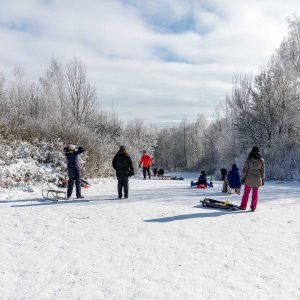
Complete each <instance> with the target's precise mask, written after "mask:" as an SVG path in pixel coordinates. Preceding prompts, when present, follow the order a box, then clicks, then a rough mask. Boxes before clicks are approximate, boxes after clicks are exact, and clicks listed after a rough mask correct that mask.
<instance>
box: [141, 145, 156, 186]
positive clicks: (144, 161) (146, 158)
mask: <svg viewBox="0 0 300 300" xmlns="http://www.w3.org/2000/svg"><path fill="white" fill-rule="evenodd" d="M152 164H153V159H152V158H151V156H150V155H148V154H147V151H146V150H144V151H143V156H142V157H141V159H140V162H139V167H141V165H143V175H144V180H146V177H147V174H148V176H149V179H150V178H151V175H150V167H151V166H152Z"/></svg>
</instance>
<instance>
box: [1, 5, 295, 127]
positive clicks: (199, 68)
mask: <svg viewBox="0 0 300 300" xmlns="http://www.w3.org/2000/svg"><path fill="white" fill-rule="evenodd" d="M0 8H1V9H0V43H1V46H0V71H3V72H5V73H6V74H9V73H11V71H12V69H13V68H14V67H15V66H20V67H21V68H23V69H24V70H25V72H26V73H27V75H28V76H29V77H30V78H33V79H37V78H38V77H39V76H40V75H42V74H43V73H44V72H45V69H46V67H47V65H48V64H49V61H50V59H51V58H58V59H59V60H61V61H62V62H65V61H67V60H68V59H70V58H73V57H74V56H76V57H78V58H80V59H81V60H82V61H83V62H84V63H85V65H86V67H87V71H88V76H89V79H90V81H91V82H92V83H93V84H94V85H95V86H96V87H97V92H98V97H99V102H101V105H102V107H103V108H104V109H109V110H110V109H114V110H115V111H117V112H118V114H119V115H120V117H121V118H123V119H132V118H143V119H145V120H147V121H149V122H153V123H159V124H164V123H166V124H169V123H172V122H177V121H180V120H181V119H182V118H184V117H186V118H188V119H193V118H195V116H196V115H197V114H199V113H204V114H206V115H207V116H208V118H211V117H212V116H213V114H214V112H215V109H216V107H217V106H219V105H221V104H222V102H223V101H224V99H225V95H226V94H228V93H230V90H231V78H232V75H233V74H235V73H241V72H255V71H256V70H258V68H259V66H262V65H264V64H265V63H266V62H267V60H268V58H269V57H270V55H271V54H272V53H273V52H274V50H275V49H276V48H277V47H278V45H279V43H280V41H281V40H282V38H283V37H284V35H285V34H286V33H287V23H286V17H287V16H291V15H292V14H294V13H296V14H300V2H299V0H226V1H225V0H211V1H203V0H77V1H75V0H74V1H71V0H19V1H17V0H10V1H8V0H0Z"/></svg>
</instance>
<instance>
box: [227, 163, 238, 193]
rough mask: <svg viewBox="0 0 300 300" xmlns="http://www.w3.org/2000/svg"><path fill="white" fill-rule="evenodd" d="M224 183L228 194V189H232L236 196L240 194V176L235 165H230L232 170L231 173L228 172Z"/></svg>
mask: <svg viewBox="0 0 300 300" xmlns="http://www.w3.org/2000/svg"><path fill="white" fill-rule="evenodd" d="M225 181H227V183H228V186H229V189H228V187H227V189H228V193H230V189H233V190H234V191H235V193H237V194H238V195H239V194H240V192H241V176H240V170H239V168H238V167H237V165H236V164H233V165H232V169H231V171H229V173H228V175H227V179H225Z"/></svg>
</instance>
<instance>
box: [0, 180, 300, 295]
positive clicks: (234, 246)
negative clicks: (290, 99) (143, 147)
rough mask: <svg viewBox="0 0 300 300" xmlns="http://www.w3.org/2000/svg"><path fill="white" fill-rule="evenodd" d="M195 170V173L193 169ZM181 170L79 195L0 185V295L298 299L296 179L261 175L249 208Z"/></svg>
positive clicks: (103, 184)
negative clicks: (122, 194)
mask: <svg viewBox="0 0 300 300" xmlns="http://www.w3.org/2000/svg"><path fill="white" fill-rule="evenodd" d="M195 179H196V178H195ZM220 191H221V183H220V182H219V183H216V184H215V187H214V188H213V189H207V190H200V189H192V188H190V187H189V180H185V181H167V180H166V181H163V180H155V179H153V180H150V181H149V180H146V181H143V180H140V179H133V180H130V193H129V199H126V200H124V199H122V200H119V199H116V196H117V193H116V181H115V180H112V179H108V180H102V181H100V182H99V183H98V184H94V185H92V186H91V187H90V188H89V189H87V190H84V191H83V194H84V195H85V196H86V198H85V199H82V200H76V199H74V200H70V201H61V202H59V203H54V202H49V201H45V200H43V199H41V192H40V189H39V188H36V189H35V192H34V193H25V192H20V191H13V190H11V191H7V190H1V191H0V199H1V200H0V205H1V209H0V225H1V229H2V230H1V235H0V242H1V247H0V262H1V272H0V287H1V289H0V298H1V299H299V298H300V281H299V278H300V260H299V253H300V252H299V251H300V220H299V214H300V201H299V195H300V184H296V183H281V184H279V183H275V182H270V183H267V185H266V186H265V187H264V188H262V189H261V190H260V195H259V204H258V208H257V211H256V212H255V213H252V212H249V211H245V212H244V211H222V210H217V209H208V208H203V207H202V206H200V205H199V200H201V199H203V198H204V197H207V196H208V197H213V198H216V199H221V200H222V199H223V200H228V199H230V200H231V201H232V202H234V203H236V204H239V203H240V199H241V196H237V195H234V196H233V195H226V194H222V193H221V192H220Z"/></svg>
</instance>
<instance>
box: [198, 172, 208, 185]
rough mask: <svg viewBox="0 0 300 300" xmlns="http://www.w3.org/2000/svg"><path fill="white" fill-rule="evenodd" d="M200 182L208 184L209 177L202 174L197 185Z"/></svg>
mask: <svg viewBox="0 0 300 300" xmlns="http://www.w3.org/2000/svg"><path fill="white" fill-rule="evenodd" d="M199 184H204V185H207V178H206V175H205V174H201V175H200V177H199V178H198V182H197V185H199Z"/></svg>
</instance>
